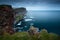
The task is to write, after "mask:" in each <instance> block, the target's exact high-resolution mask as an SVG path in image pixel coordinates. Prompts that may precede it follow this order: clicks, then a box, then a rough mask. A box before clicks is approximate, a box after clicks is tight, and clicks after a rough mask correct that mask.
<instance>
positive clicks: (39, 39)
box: [0, 29, 60, 40]
mask: <svg viewBox="0 0 60 40" xmlns="http://www.w3.org/2000/svg"><path fill="white" fill-rule="evenodd" d="M0 40H60V37H59V36H58V35H57V34H54V33H48V32H47V30H45V29H42V30H41V31H40V32H39V34H35V35H30V34H29V33H28V32H17V33H15V34H13V35H9V34H8V33H5V34H4V35H2V36H0Z"/></svg>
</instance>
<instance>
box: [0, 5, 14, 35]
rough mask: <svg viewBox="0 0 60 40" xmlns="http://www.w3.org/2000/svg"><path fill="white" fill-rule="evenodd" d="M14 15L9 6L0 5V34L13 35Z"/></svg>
mask: <svg viewBox="0 0 60 40" xmlns="http://www.w3.org/2000/svg"><path fill="white" fill-rule="evenodd" d="M13 24H14V13H13V8H12V7H11V5H0V34H2V31H3V32H7V33H10V34H12V33H14V31H13Z"/></svg>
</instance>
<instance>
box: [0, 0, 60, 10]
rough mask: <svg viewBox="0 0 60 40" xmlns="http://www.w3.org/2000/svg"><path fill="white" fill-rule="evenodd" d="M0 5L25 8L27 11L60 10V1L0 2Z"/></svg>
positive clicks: (0, 0)
mask: <svg viewBox="0 0 60 40" xmlns="http://www.w3.org/2000/svg"><path fill="white" fill-rule="evenodd" d="M0 4H10V5H12V7H13V8H19V7H25V8H26V9H27V10H60V0H0Z"/></svg>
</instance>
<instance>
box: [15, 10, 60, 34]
mask: <svg viewBox="0 0 60 40" xmlns="http://www.w3.org/2000/svg"><path fill="white" fill-rule="evenodd" d="M31 25H32V26H34V27H36V28H38V29H39V31H40V30H41V29H46V30H47V31H48V32H52V33H55V34H59V35H60V10H27V13H26V16H25V17H24V20H22V21H20V22H19V23H18V24H17V26H16V28H17V31H18V32H21V31H27V30H29V28H30V26H31Z"/></svg>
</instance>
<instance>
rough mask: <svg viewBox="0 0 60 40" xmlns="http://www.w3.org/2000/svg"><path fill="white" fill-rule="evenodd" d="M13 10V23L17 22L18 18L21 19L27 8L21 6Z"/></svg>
mask: <svg viewBox="0 0 60 40" xmlns="http://www.w3.org/2000/svg"><path fill="white" fill-rule="evenodd" d="M14 12H15V23H17V22H18V21H19V20H22V19H23V18H24V17H25V15H26V13H27V10H26V8H24V7H21V8H16V9H14Z"/></svg>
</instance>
